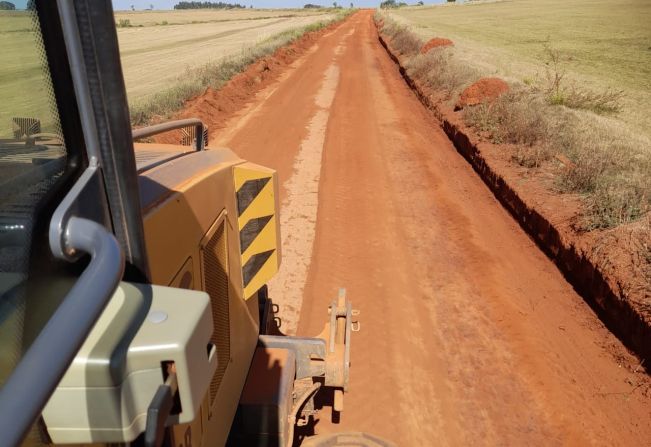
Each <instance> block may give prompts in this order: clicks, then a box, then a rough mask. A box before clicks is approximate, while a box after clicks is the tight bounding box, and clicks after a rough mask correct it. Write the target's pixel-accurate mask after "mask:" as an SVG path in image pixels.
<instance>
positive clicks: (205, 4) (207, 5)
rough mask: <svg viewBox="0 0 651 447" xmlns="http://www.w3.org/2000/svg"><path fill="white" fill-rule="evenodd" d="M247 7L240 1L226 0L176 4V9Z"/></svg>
mask: <svg viewBox="0 0 651 447" xmlns="http://www.w3.org/2000/svg"><path fill="white" fill-rule="evenodd" d="M238 8H242V9H243V8H246V6H243V5H240V4H239V3H225V2H215V3H213V2H179V3H177V4H176V5H174V9H238Z"/></svg>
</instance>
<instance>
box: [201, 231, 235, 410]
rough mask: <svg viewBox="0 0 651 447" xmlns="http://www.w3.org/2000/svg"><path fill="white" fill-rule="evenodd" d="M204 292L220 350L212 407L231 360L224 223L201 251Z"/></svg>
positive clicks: (212, 394)
mask: <svg viewBox="0 0 651 447" xmlns="http://www.w3.org/2000/svg"><path fill="white" fill-rule="evenodd" d="M201 252H202V257H203V260H202V262H203V275H204V284H205V290H206V293H208V295H210V302H211V304H212V319H213V325H214V328H215V330H214V333H213V337H212V342H213V343H214V344H215V346H216V347H217V371H216V372H215V375H214V376H213V380H212V383H211V384H210V404H211V406H212V403H213V401H214V399H215V396H216V395H217V391H218V390H219V385H220V384H221V381H222V378H223V377H224V373H225V372H226V367H227V366H228V363H229V361H230V357H231V343H230V324H229V317H228V262H227V261H228V260H227V252H226V232H225V228H224V221H222V222H221V223H219V224H218V227H217V230H216V231H215V232H214V234H213V235H212V236H210V238H209V239H208V242H207V243H206V244H205V246H204V247H203V248H202V251H201Z"/></svg>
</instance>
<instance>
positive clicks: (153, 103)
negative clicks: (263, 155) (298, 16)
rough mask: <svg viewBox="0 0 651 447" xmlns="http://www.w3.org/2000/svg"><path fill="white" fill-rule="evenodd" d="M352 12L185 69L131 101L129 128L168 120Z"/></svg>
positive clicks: (284, 33) (290, 31)
mask: <svg viewBox="0 0 651 447" xmlns="http://www.w3.org/2000/svg"><path fill="white" fill-rule="evenodd" d="M353 11H354V10H345V11H342V12H341V13H339V14H338V15H337V16H336V17H335V18H333V19H331V20H326V21H320V22H316V23H313V24H310V25H307V26H304V27H301V28H295V29H290V30H286V31H283V32H281V33H278V34H276V35H274V36H271V37H269V38H268V39H265V40H263V41H261V42H259V43H257V44H255V45H252V46H249V47H246V48H244V49H243V50H242V51H241V53H240V54H237V55H234V56H229V57H226V58H224V59H222V60H221V61H219V62H217V63H211V64H206V65H204V66H201V67H198V68H196V69H192V70H188V71H187V72H186V73H184V74H183V76H181V77H179V79H178V81H177V82H176V83H175V84H174V85H173V86H172V87H170V88H168V89H166V90H163V91H161V92H158V93H156V94H154V95H153V96H151V97H149V98H148V99H147V100H145V101H142V100H141V101H134V102H133V103H132V104H129V109H130V113H131V123H132V125H134V126H142V125H145V124H147V123H149V122H150V121H151V120H152V119H153V118H154V117H156V118H160V117H162V118H166V117H169V116H170V115H171V114H172V113H174V112H175V111H177V110H179V109H180V108H181V107H183V104H184V103H185V102H186V101H187V100H188V99H190V98H192V97H194V96H197V95H199V94H201V93H202V92H203V91H205V90H206V88H208V87H211V88H213V89H219V88H220V87H222V86H223V85H224V84H225V83H226V82H228V81H229V80H230V79H231V78H232V77H233V76H235V75H237V74H238V73H240V72H242V71H244V70H245V69H246V67H248V66H249V65H251V64H252V63H254V62H256V61H257V60H259V59H260V58H262V57H265V56H268V55H270V54H272V53H273V52H275V51H276V50H277V49H279V48H281V47H283V46H285V45H288V44H290V43H292V42H294V41H295V40H297V39H299V38H300V37H302V36H303V35H304V34H306V33H309V32H314V31H318V30H321V29H323V28H325V27H327V26H329V25H331V24H333V23H335V22H339V21H341V20H344V19H345V18H346V17H348V16H349V15H350V14H351V13H352V12H353Z"/></svg>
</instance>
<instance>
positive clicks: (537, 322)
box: [224, 12, 651, 446]
mask: <svg viewBox="0 0 651 447" xmlns="http://www.w3.org/2000/svg"><path fill="white" fill-rule="evenodd" d="M335 59H336V64H337V66H338V67H339V82H338V84H337V87H336V91H335V96H334V100H333V101H332V104H331V105H330V107H329V114H328V116H327V118H324V119H327V124H325V134H324V141H323V144H322V145H321V146H322V149H315V150H322V154H321V156H322V162H321V163H322V164H321V171H320V177H319V178H320V180H319V186H318V203H317V204H316V209H317V213H316V227H315V231H314V241H313V251H312V253H311V255H310V252H309V250H308V249H305V250H303V249H302V248H296V249H295V250H294V254H295V256H296V258H297V261H296V262H301V263H308V260H309V269H308V273H307V282H306V283H305V281H306V279H305V278H304V277H301V274H295V275H294V276H293V277H290V276H287V277H286V281H284V282H283V285H282V286H281V287H276V286H274V288H273V293H272V295H271V297H272V299H274V301H275V302H276V303H279V304H280V305H281V307H282V306H283V304H284V303H285V302H286V301H287V297H288V293H289V291H292V290H294V291H295V290H298V289H300V288H301V287H302V285H303V284H305V288H304V291H303V300H302V308H301V310H300V325H299V328H298V334H299V335H314V334H316V333H318V332H320V331H321V329H322V328H323V324H324V322H325V321H326V317H327V312H326V310H327V306H328V304H329V303H330V301H331V300H332V298H333V297H335V296H336V291H337V288H338V287H346V288H347V289H348V295H349V297H350V299H351V300H352V301H353V304H354V306H355V307H356V308H359V309H360V310H361V315H360V320H361V325H362V326H361V329H362V330H361V332H359V333H355V334H354V338H353V342H352V368H351V382H350V385H351V386H350V393H348V394H347V395H346V398H345V408H346V409H345V411H344V412H343V413H342V415H341V418H340V419H339V420H338V422H337V423H335V422H333V421H332V420H331V417H330V416H331V415H330V414H329V412H328V411H327V409H326V410H324V411H323V412H322V413H320V414H319V416H318V417H317V419H316V421H315V424H314V425H313V426H312V427H311V429H313V430H314V431H315V432H316V433H330V432H335V431H345V430H358V431H366V432H369V433H372V434H375V435H378V436H382V437H385V438H387V439H390V440H393V441H394V442H397V443H398V444H400V445H432V444H436V445H439V444H440V445H451V446H456V445H466V444H480V445H523V444H530V445H558V444H563V445H644V444H645V442H647V441H648V440H649V439H651V405H650V397H649V393H651V391H650V389H649V386H648V377H647V376H646V374H644V373H643V372H642V371H632V369H634V368H631V369H629V367H630V366H631V365H633V366H634V365H635V359H634V358H633V357H632V356H630V355H629V354H628V353H627V352H626V351H625V349H624V348H623V347H622V345H621V344H620V343H619V342H618V341H617V339H616V338H614V337H613V336H612V334H610V333H609V332H608V331H607V330H606V329H605V328H604V327H603V325H602V324H601V322H600V321H599V320H598V319H597V318H596V317H595V315H594V314H593V313H592V311H591V310H590V309H589V308H588V306H587V305H586V304H585V302H584V301H583V300H582V299H581V297H579V296H578V295H577V294H576V293H575V292H574V290H573V289H572V288H571V287H570V285H569V284H567V282H566V281H565V280H564V278H563V277H562V275H561V274H560V273H559V272H558V270H557V269H556V268H555V266H554V265H553V264H552V263H551V262H550V261H549V260H548V259H547V258H546V257H545V256H544V255H543V254H542V253H541V252H540V251H539V250H538V248H537V247H536V246H535V244H534V243H533V242H532V241H531V240H530V239H529V238H528V237H527V236H526V234H525V233H524V232H523V231H522V230H521V229H520V227H519V226H518V225H517V224H516V223H515V222H514V221H513V219H512V218H511V216H510V215H509V214H508V213H507V212H506V211H505V210H504V209H503V208H502V207H501V206H500V204H499V203H498V202H497V201H496V200H495V198H494V196H493V195H492V194H491V192H490V191H489V190H488V188H486V186H485V185H484V184H483V182H482V181H481V179H479V177H478V176H477V175H476V174H475V173H474V172H473V170H472V168H471V167H470V166H469V165H468V164H467V163H466V162H465V160H464V159H463V158H462V157H461V156H460V155H459V154H458V153H457V152H456V150H455V149H454V147H453V146H452V144H451V143H450V142H449V141H448V140H447V138H446V136H445V134H444V133H443V132H442V130H441V129H440V128H439V127H438V126H437V125H436V122H435V120H434V119H433V118H432V116H430V115H429V113H428V112H427V111H426V110H425V109H424V108H423V107H422V105H421V104H420V103H419V102H418V100H417V98H416V97H415V96H414V95H413V93H412V92H411V91H410V90H409V88H408V87H407V86H406V85H405V83H404V81H403V79H402V78H401V76H400V74H399V72H398V70H397V68H396V67H395V65H394V64H393V62H392V61H391V60H390V59H389V57H388V55H387V54H386V52H385V51H384V49H383V48H382V47H381V46H380V45H379V43H378V40H377V34H376V31H375V28H374V26H373V24H372V21H371V14H370V13H367V12H364V13H360V14H357V15H355V16H353V17H352V18H350V19H349V20H348V21H347V22H346V23H344V24H343V25H341V26H340V27H339V28H337V30H336V31H334V32H333V33H331V34H329V35H326V36H323V37H322V38H321V39H320V40H319V41H318V43H317V47H316V49H315V50H314V51H313V52H311V53H310V54H308V55H307V56H306V57H305V58H304V59H302V61H301V63H300V64H298V65H296V66H295V67H294V68H293V69H292V71H291V72H289V74H288V75H287V76H286V77H283V78H282V79H281V80H280V81H279V82H278V83H277V84H275V85H274V86H273V93H271V94H267V95H264V94H263V95H260V98H262V99H260V100H261V101H263V102H262V103H261V104H256V105H254V106H252V107H251V110H255V113H254V114H253V115H251V116H247V117H246V120H245V121H244V124H242V125H241V126H238V128H237V129H236V130H234V131H233V133H232V135H231V136H230V137H229V139H228V141H224V142H225V143H226V144H227V145H229V146H231V147H232V148H233V149H234V150H235V151H236V152H237V153H238V154H239V155H240V156H242V157H243V158H246V159H248V160H250V161H252V162H255V163H259V164H263V165H267V166H270V167H273V168H275V169H277V170H278V172H279V177H280V181H281V183H282V184H284V185H285V186H284V187H283V188H282V190H281V198H282V200H283V205H282V207H281V218H282V216H283V214H284V215H286V216H292V215H298V214H299V213H300V211H298V210H300V209H301V208H300V206H301V203H304V202H303V201H304V200H305V198H304V197H301V195H300V194H295V193H294V192H293V191H298V187H297V186H296V185H295V184H294V183H292V181H290V179H292V178H293V177H294V176H295V175H296V174H295V172H294V171H295V169H296V168H297V167H298V166H299V165H300V163H301V161H300V157H301V156H299V154H300V153H301V151H302V150H304V149H305V148H304V147H303V144H304V142H306V141H309V140H310V137H309V135H310V133H311V128H312V126H314V124H311V123H312V122H313V119H314V117H315V116H317V114H318V113H319V110H320V107H319V106H318V105H317V104H316V98H317V96H318V95H319V91H320V90H321V89H322V86H323V82H324V81H323V80H324V76H325V74H326V73H327V72H328V70H329V69H330V67H331V66H332V64H333V61H334V60H335ZM322 124H323V123H320V124H319V129H320V128H321V125H322ZM316 140H317V139H315V141H316ZM317 146H318V144H317ZM313 167H314V165H313ZM301 169H302V168H301ZM314 178H315V171H312V174H311V176H310V179H312V180H313V179H314ZM297 179H298V177H295V180H294V181H295V182H298V180H297ZM307 183H308V184H309V181H307ZM296 184H298V183H296ZM315 187H316V186H315V185H313V187H312V188H311V189H310V192H309V195H311V196H313V195H314V188H315ZM290 197H291V198H290ZM296 199H299V200H298V201H297V200H296ZM313 199H314V198H313V197H310V200H309V203H310V207H311V208H310V211H309V213H307V214H306V216H308V218H307V219H306V220H300V219H299V220H297V221H296V222H297V223H298V222H302V223H307V224H310V225H313V223H312V221H313V220H314V216H313V215H311V214H312V213H313V210H314V207H315V205H314V200H313ZM287 219H288V220H289V218H287ZM301 219H302V218H301ZM281 231H283V232H287V231H288V230H287V229H282V230H281ZM310 231H311V230H310ZM292 232H293V230H290V231H289V232H288V233H287V234H286V235H284V236H283V241H284V242H283V243H284V245H285V246H287V245H288V244H290V243H292V242H291V239H289V236H291V233H292ZM305 240H309V237H308V238H306V239H305ZM305 245H306V244H305V242H303V243H301V244H297V245H296V247H299V246H300V247H303V246H305ZM308 245H309V244H308ZM285 250H286V247H285ZM310 257H311V259H310ZM299 259H300V260H299ZM289 270H290V272H289V273H292V272H293V273H297V272H296V267H294V268H290V269H289ZM291 293H294V292H291ZM298 296H299V294H298V293H295V294H294V296H293V297H292V300H294V301H297V300H298V298H297V297H298ZM298 301H300V300H298ZM613 354H614V355H613ZM645 393H646V394H645ZM309 429H310V428H309V427H308V431H309Z"/></svg>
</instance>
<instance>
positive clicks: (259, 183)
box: [233, 163, 280, 298]
mask: <svg viewBox="0 0 651 447" xmlns="http://www.w3.org/2000/svg"><path fill="white" fill-rule="evenodd" d="M233 171H234V172H233V178H234V180H235V194H236V198H237V214H238V216H237V223H238V228H239V232H240V256H241V262H242V287H243V289H244V297H245V298H250V297H251V296H253V294H254V293H255V292H257V291H258V290H259V289H260V287H262V286H263V285H264V284H266V282H267V281H269V280H270V279H271V278H272V277H273V275H275V274H276V272H277V271H278V266H279V264H280V250H279V240H280V237H279V233H278V217H277V215H276V213H277V209H278V206H277V203H276V201H277V196H276V172H275V171H274V170H272V169H268V168H264V167H262V166H257V165H254V164H252V163H245V164H242V165H238V166H235V167H234V168H233Z"/></svg>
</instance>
